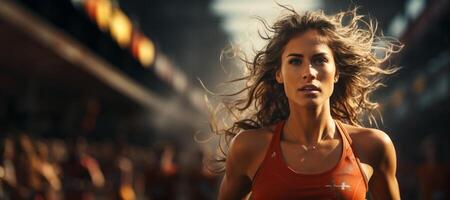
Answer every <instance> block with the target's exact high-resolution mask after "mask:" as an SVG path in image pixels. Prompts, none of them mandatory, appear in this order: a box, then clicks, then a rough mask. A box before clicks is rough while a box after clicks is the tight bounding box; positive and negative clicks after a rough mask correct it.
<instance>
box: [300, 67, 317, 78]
mask: <svg viewBox="0 0 450 200" xmlns="http://www.w3.org/2000/svg"><path fill="white" fill-rule="evenodd" d="M315 78H317V70H316V69H315V68H314V67H313V66H312V65H311V64H308V66H307V67H306V69H305V70H303V75H302V79H304V80H309V79H311V80H314V79H315Z"/></svg>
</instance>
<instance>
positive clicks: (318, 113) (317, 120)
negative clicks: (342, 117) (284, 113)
mask: <svg viewBox="0 0 450 200" xmlns="http://www.w3.org/2000/svg"><path fill="white" fill-rule="evenodd" d="M335 129H336V128H335V124H334V120H333V118H332V117H331V113H330V105H329V103H328V102H327V103H325V104H323V105H321V106H318V107H314V108H311V107H300V106H298V105H290V114H289V117H288V119H287V121H286V124H285V126H284V129H283V132H284V137H283V139H284V140H285V141H288V142H294V143H299V144H307V145H313V144H318V143H319V142H320V141H321V140H323V139H324V138H334V133H335Z"/></svg>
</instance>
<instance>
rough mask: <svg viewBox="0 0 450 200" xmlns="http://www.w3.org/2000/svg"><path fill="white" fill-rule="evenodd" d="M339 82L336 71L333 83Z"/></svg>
mask: <svg viewBox="0 0 450 200" xmlns="http://www.w3.org/2000/svg"><path fill="white" fill-rule="evenodd" d="M338 81H339V71H336V75H335V76H334V83H337V82H338Z"/></svg>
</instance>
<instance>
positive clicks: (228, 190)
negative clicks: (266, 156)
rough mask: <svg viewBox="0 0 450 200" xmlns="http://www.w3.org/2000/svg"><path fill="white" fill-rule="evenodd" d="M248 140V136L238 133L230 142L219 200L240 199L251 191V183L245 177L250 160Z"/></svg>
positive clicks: (246, 176)
mask: <svg viewBox="0 0 450 200" xmlns="http://www.w3.org/2000/svg"><path fill="white" fill-rule="evenodd" d="M249 139H250V137H248V134H245V133H240V134H238V135H237V136H236V137H235V138H234V139H233V141H232V142H231V145H230V148H229V151H228V155H227V160H226V170H225V175H224V177H223V179H222V184H221V185H220V190H219V198H218V199H219V200H228V199H230V200H235V199H242V198H244V197H245V196H246V195H247V194H248V193H249V192H250V190H251V184H252V183H251V180H250V178H249V177H248V175H247V169H248V166H249V164H250V163H251V158H252V156H251V155H250V154H251V153H249V145H248V142H249Z"/></svg>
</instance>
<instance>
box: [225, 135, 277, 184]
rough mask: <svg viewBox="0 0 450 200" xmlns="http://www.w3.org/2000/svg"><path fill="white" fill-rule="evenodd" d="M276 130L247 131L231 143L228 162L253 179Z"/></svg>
mask: <svg viewBox="0 0 450 200" xmlns="http://www.w3.org/2000/svg"><path fill="white" fill-rule="evenodd" d="M273 131H274V128H273V126H271V127H266V128H261V129H251V130H245V131H242V132H240V133H239V134H237V135H236V136H235V137H234V138H233V140H232V141H231V144H230V147H229V150H228V155H227V160H228V161H231V162H232V165H233V167H238V168H240V169H241V171H242V172H243V173H245V174H246V175H247V176H249V177H252V175H253V171H256V170H254V169H255V167H256V168H257V166H258V165H259V163H260V162H261V161H262V159H261V158H263V157H264V155H265V152H266V150H267V148H268V146H269V144H270V141H271V139H272V136H273Z"/></svg>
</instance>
